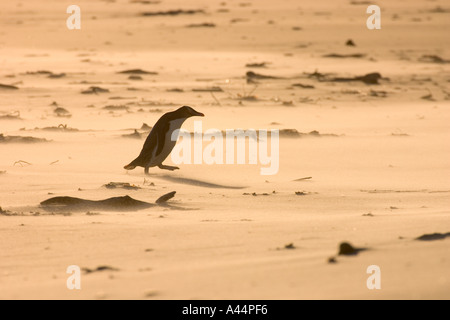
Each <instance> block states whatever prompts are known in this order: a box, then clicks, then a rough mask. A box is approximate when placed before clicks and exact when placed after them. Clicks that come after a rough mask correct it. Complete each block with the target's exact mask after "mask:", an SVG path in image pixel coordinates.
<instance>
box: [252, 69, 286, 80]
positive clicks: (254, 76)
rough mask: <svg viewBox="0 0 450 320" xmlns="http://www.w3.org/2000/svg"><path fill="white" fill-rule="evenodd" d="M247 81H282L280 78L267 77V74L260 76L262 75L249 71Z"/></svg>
mask: <svg viewBox="0 0 450 320" xmlns="http://www.w3.org/2000/svg"><path fill="white" fill-rule="evenodd" d="M245 76H246V78H247V80H248V79H252V80H253V79H255V80H262V79H282V78H280V77H275V76H269V75H265V74H260V73H256V72H253V71H247V73H246V74H245Z"/></svg>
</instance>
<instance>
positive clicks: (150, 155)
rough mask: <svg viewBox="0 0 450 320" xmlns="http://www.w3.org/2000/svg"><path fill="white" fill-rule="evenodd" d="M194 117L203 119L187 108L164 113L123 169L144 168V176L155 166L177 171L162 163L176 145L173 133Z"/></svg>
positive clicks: (197, 113) (199, 113)
mask: <svg viewBox="0 0 450 320" xmlns="http://www.w3.org/2000/svg"><path fill="white" fill-rule="evenodd" d="M194 116H198V117H204V116H205V115H204V114H203V113H201V112H197V111H195V110H194V109H192V108H191V107H188V106H183V107H181V108H179V109H177V110H175V111H172V112H167V113H165V114H164V115H163V116H162V117H161V118H159V120H158V121H157V122H156V123H155V126H154V127H153V128H152V130H151V131H150V133H149V135H148V137H147V139H146V140H145V143H144V146H143V147H142V151H141V153H140V154H139V156H138V157H137V158H136V159H134V160H133V161H132V162H131V163H130V164H128V165H126V166H125V167H124V169H126V170H133V169H134V168H136V167H144V168H145V174H148V170H149V168H151V167H156V166H157V167H158V168H160V169H165V170H170V171H173V170H176V169H179V168H178V167H174V166H166V165H163V164H162V162H163V161H164V160H165V159H166V158H167V156H168V155H169V154H170V152H171V151H172V149H173V147H174V146H175V144H176V139H175V140H172V133H173V131H174V130H176V129H180V128H181V125H182V124H183V122H184V121H186V119H187V118H190V117H194Z"/></svg>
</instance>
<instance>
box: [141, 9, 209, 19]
mask: <svg viewBox="0 0 450 320" xmlns="http://www.w3.org/2000/svg"><path fill="white" fill-rule="evenodd" d="M197 13H205V11H203V10H201V9H191V10H183V9H177V10H167V11H148V12H143V13H141V15H142V16H144V17H156V16H178V15H193V14H197Z"/></svg>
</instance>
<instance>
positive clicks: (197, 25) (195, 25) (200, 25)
mask: <svg viewBox="0 0 450 320" xmlns="http://www.w3.org/2000/svg"><path fill="white" fill-rule="evenodd" d="M215 27H216V25H215V24H214V23H209V22H204V23H192V24H188V25H187V26H186V28H215Z"/></svg>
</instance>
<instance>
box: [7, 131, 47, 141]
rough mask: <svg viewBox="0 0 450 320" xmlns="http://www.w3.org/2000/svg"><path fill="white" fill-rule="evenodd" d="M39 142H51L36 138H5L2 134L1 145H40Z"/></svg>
mask: <svg viewBox="0 0 450 320" xmlns="http://www.w3.org/2000/svg"><path fill="white" fill-rule="evenodd" d="M38 142H49V140H47V139H44V138H35V137H22V136H4V135H3V134H2V133H0V143H38Z"/></svg>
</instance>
